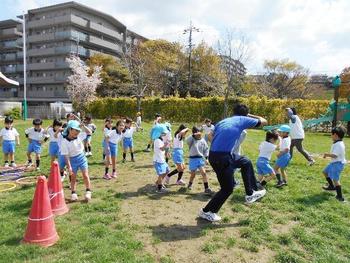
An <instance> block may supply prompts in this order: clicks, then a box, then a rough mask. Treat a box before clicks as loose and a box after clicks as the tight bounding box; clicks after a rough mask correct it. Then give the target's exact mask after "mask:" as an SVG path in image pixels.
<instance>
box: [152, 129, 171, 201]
mask: <svg viewBox="0 0 350 263" xmlns="http://www.w3.org/2000/svg"><path fill="white" fill-rule="evenodd" d="M157 132H159V133H160V137H159V138H157V139H155V140H154V154H153V165H154V169H155V170H156V173H157V175H158V179H157V182H156V183H157V191H156V192H157V193H160V194H162V193H167V192H168V190H167V189H166V188H165V187H164V185H163V179H164V178H165V176H166V175H167V174H168V173H169V166H168V164H167V163H166V161H165V148H166V147H168V145H167V144H166V141H165V140H166V134H167V133H168V132H169V131H168V129H167V128H166V127H165V126H163V125H162V126H158V127H157Z"/></svg>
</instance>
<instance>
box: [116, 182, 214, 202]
mask: <svg viewBox="0 0 350 263" xmlns="http://www.w3.org/2000/svg"><path fill="white" fill-rule="evenodd" d="M156 190H157V188H156V186H155V185H154V184H147V185H145V186H142V187H140V188H139V189H137V191H136V192H124V193H116V194H115V195H114V197H115V198H120V199H128V198H133V197H139V196H147V197H148V198H149V199H152V200H159V199H161V198H162V197H165V196H172V195H174V196H175V195H186V196H187V197H186V199H193V200H198V201H208V200H209V199H210V198H211V196H208V195H205V194H204V193H203V192H191V191H188V190H187V188H186V187H181V188H179V189H178V190H177V191H172V190H171V187H169V188H168V190H169V192H167V193H161V194H160V193H157V192H156Z"/></svg>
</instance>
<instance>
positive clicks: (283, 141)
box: [280, 136, 291, 151]
mask: <svg viewBox="0 0 350 263" xmlns="http://www.w3.org/2000/svg"><path fill="white" fill-rule="evenodd" d="M290 143H291V140H290V137H289V136H288V137H286V138H282V137H280V151H283V150H285V149H288V150H289V149H290Z"/></svg>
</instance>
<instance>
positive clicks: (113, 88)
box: [87, 54, 132, 97]
mask: <svg viewBox="0 0 350 263" xmlns="http://www.w3.org/2000/svg"><path fill="white" fill-rule="evenodd" d="M87 65H88V66H89V67H95V66H100V67H101V68H102V70H101V79H102V83H101V84H100V85H99V86H98V87H97V89H96V93H97V95H98V96H101V97H107V96H109V97H115V96H129V95H132V91H131V84H132V79H131V76H130V73H129V70H128V68H127V67H125V66H124V65H122V64H121V63H120V62H119V61H118V60H117V59H116V58H115V57H112V56H110V55H106V54H95V55H93V56H91V57H90V58H89V59H88V60H87Z"/></svg>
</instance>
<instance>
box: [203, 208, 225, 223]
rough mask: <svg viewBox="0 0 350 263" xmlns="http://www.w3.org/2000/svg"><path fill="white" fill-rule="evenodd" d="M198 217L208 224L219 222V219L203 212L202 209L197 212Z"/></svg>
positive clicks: (212, 214) (214, 215)
mask: <svg viewBox="0 0 350 263" xmlns="http://www.w3.org/2000/svg"><path fill="white" fill-rule="evenodd" d="M198 216H199V217H200V218H203V219H205V220H208V221H210V222H217V221H220V220H221V217H220V216H219V215H217V214H215V213H212V212H210V211H209V212H204V211H203V209H201V210H199V214H198Z"/></svg>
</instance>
